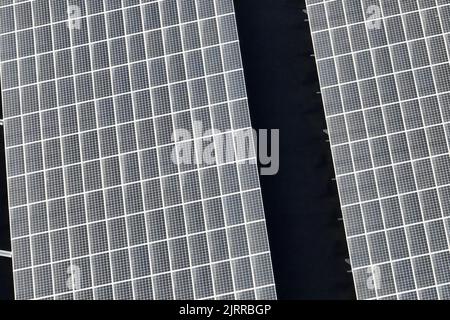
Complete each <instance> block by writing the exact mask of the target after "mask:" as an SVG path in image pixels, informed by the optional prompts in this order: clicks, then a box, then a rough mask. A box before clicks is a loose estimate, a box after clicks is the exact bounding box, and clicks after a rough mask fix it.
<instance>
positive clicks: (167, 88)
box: [0, 0, 276, 299]
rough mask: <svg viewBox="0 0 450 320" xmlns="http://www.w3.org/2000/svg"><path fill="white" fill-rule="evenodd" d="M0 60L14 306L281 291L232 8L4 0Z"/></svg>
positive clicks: (267, 295) (260, 295) (183, 1)
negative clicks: (249, 143)
mask: <svg viewBox="0 0 450 320" xmlns="http://www.w3.org/2000/svg"><path fill="white" fill-rule="evenodd" d="M0 60H1V81H2V98H3V114H4V118H5V119H4V120H5V137H6V138H5V142H6V156H7V173H8V190H9V208H10V220H11V234H12V250H13V265H14V283H15V294H16V298H17V299H275V298H276V293H275V287H274V279H273V273H272V265H271V258H270V252H269V244H268V238H267V232H266V225H265V218H264V211H263V206H262V199H261V193H260V186H259V178H258V169H257V166H256V164H255V161H254V160H255V153H254V152H253V153H250V155H249V156H248V157H247V158H246V157H239V156H238V154H240V153H236V151H237V149H238V148H242V147H243V146H241V145H239V144H234V143H232V146H234V147H233V148H234V150H233V151H234V157H232V158H231V159H230V158H226V159H225V158H224V159H219V157H218V155H217V154H218V153H217V150H218V148H219V146H220V144H219V143H220V141H222V140H221V139H223V138H230V137H231V138H233V137H234V136H235V135H236V134H238V133H239V132H242V131H245V130H248V129H249V128H250V126H251V124H250V118H249V113H248V106H247V99H246V91H245V84H244V76H243V71H242V63H241V57H240V48H239V41H238V34H237V30H236V23H235V16H234V8H233V3H232V0H178V1H176V0H164V1H149V0H141V1H139V0H105V1H98V0H92V1H90V0H86V1H84V0H73V1H72V0H69V1H66V0H34V1H27V0H25V1H19V0H16V1H13V0H1V1H0ZM195 123H201V125H202V126H203V130H196V129H195V125H194V124H195ZM178 129H185V130H187V131H188V132H193V136H192V137H191V139H190V140H189V139H188V140H183V141H178V140H177V141H174V140H173V139H172V138H173V137H172V133H173V132H174V130H178ZM208 129H214V130H213V131H211V130H208ZM231 141H233V140H231ZM175 142H176V143H175ZM212 142H213V143H214V146H215V151H216V152H215V153H213V154H215V160H216V161H214V163H212V164H208V163H205V162H202V161H201V153H199V152H197V150H203V148H202V147H204V146H205V145H208V144H211V143H212ZM189 144H190V145H193V146H195V148H194V149H193V151H192V153H193V157H194V159H196V160H198V161H195V160H194V161H193V162H192V163H180V162H179V161H174V159H172V158H171V155H175V158H177V157H178V156H179V153H177V152H174V150H178V151H179V150H181V149H182V147H186V146H187V145H189ZM175 160H178V159H175Z"/></svg>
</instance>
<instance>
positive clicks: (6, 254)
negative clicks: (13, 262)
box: [0, 250, 12, 259]
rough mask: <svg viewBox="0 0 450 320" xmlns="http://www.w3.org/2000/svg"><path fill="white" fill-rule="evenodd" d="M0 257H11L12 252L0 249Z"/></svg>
mask: <svg viewBox="0 0 450 320" xmlns="http://www.w3.org/2000/svg"><path fill="white" fill-rule="evenodd" d="M0 257H3V258H10V259H11V258H12V253H11V252H10V251H5V250H0Z"/></svg>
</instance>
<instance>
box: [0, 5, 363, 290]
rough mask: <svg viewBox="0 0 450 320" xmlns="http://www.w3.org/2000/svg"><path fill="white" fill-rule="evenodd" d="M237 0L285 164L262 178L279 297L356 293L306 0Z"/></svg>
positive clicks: (3, 269) (246, 56)
mask: <svg viewBox="0 0 450 320" xmlns="http://www.w3.org/2000/svg"><path fill="white" fill-rule="evenodd" d="M235 6H236V17H237V20H238V28H239V34H240V40H241V50H242V56H243V62H244V70H245V75H246V81H247V90H248V97H249V104H250V112H251V116H252V123H253V126H254V127H255V128H256V129H258V128H267V129H272V128H273V129H280V171H279V173H278V174H277V175H276V176H263V177H261V186H262V190H263V199H264V205H265V211H266V218H267V226H268V231H269V238H270V244H271V250H272V260H273V267H274V273H275V282H276V284H277V292H278V298H279V299H354V291H353V283H352V279H351V274H350V273H348V272H347V270H348V269H349V265H348V264H347V263H346V262H345V258H346V257H347V256H348V253H347V247H346V244H345V237H344V230H343V227H342V223H341V222H339V221H338V220H337V219H338V218H339V217H340V210H339V201H338V198H337V196H336V194H337V191H336V187H335V183H333V182H332V181H331V179H332V177H333V169H332V162H331V155H330V151H329V146H328V144H327V143H326V141H325V140H326V136H325V135H324V134H323V132H322V130H323V129H324V128H325V121H324V115H323V111H322V106H321V100H320V96H319V95H317V94H316V92H317V91H319V86H318V81H317V76H316V69H315V64H314V59H313V58H312V57H311V56H310V55H311V53H312V47H311V40H310V34H309V29H308V24H307V23H306V22H304V19H305V18H306V15H305V14H304V13H303V12H302V9H303V8H304V7H305V5H304V1H302V0H235ZM1 147H2V148H3V133H2V137H1ZM0 159H1V160H0V165H1V167H2V168H4V167H5V166H4V153H3V152H1V156H0ZM0 178H1V180H0V181H1V182H0V183H1V197H2V199H3V201H2V204H1V211H0V249H9V247H10V244H9V231H8V230H9V228H8V214H7V213H8V210H7V202H6V201H7V198H6V179H5V170H0ZM11 278H12V276H11V265H10V261H9V260H8V259H4V258H0V299H11V298H12V297H13V291H12V281H11Z"/></svg>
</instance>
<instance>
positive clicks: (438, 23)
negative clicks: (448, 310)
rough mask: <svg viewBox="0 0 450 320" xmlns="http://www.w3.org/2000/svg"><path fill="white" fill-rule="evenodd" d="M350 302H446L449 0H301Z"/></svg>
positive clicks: (449, 273)
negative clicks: (346, 258)
mask: <svg viewBox="0 0 450 320" xmlns="http://www.w3.org/2000/svg"><path fill="white" fill-rule="evenodd" d="M306 2H307V10H308V16H309V23H310V27H311V33H312V39H313V45H314V50H315V58H316V63H317V69H318V73H319V81H320V86H321V94H322V98H323V104H324V109H325V115H326V119H327V125H328V129H329V135H330V143H331V149H332V154H333V161H334V167H335V171H336V177H337V184H338V190H339V196H340V200H341V207H342V213H343V218H344V223H345V229H346V234H347V242H348V247H349V253H350V259H351V265H352V270H353V277H354V281H355V287H356V292H357V296H358V298H359V299H448V298H449V283H450V251H449V244H450V206H449V203H450V174H449V172H450V156H449V150H450V149H449V145H450V81H449V79H450V64H449V58H450V24H449V21H450V1H448V0H399V1H391V0H334V1H323V0H307V1H306Z"/></svg>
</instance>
